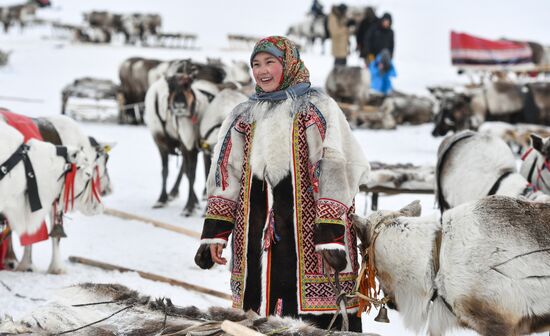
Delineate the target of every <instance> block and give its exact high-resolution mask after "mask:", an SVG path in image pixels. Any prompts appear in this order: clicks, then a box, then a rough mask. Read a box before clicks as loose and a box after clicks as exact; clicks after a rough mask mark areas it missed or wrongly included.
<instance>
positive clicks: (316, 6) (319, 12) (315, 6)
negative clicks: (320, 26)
mask: <svg viewBox="0 0 550 336" xmlns="http://www.w3.org/2000/svg"><path fill="white" fill-rule="evenodd" d="M309 13H310V14H311V15H313V17H314V18H317V17H319V16H323V15H324V14H323V5H322V4H321V3H320V2H319V0H313V3H312V4H311V9H310V11H309Z"/></svg>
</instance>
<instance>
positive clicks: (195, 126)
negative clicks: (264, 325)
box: [145, 60, 213, 216]
mask: <svg viewBox="0 0 550 336" xmlns="http://www.w3.org/2000/svg"><path fill="white" fill-rule="evenodd" d="M197 74H198V68H197V66H195V65H194V64H193V63H192V62H191V61H190V60H183V61H180V62H178V63H176V64H173V65H172V67H171V69H169V70H168V71H167V74H166V77H163V78H161V79H159V80H157V81H156V82H155V83H154V84H153V86H151V88H150V89H149V90H148V91H147V96H146V97H145V123H146V124H147V127H148V128H149V130H150V131H151V134H152V136H153V139H154V141H155V143H156V144H157V147H158V149H159V153H160V156H161V161H162V188H161V194H160V196H159V199H158V200H157V202H156V204H155V205H154V208H160V207H164V206H165V205H166V204H167V203H168V201H170V200H173V199H175V198H176V197H177V196H178V194H179V184H180V182H181V179H182V176H183V173H184V171H185V173H186V175H187V178H188V180H189V194H188V198H187V203H186V205H185V207H184V210H183V212H182V214H183V215H184V216H190V215H191V214H192V213H193V211H194V210H195V208H196V206H197V205H198V198H197V196H196V194H195V191H194V190H193V185H194V182H195V171H196V167H197V155H198V148H199V144H198V139H199V125H200V122H201V120H202V118H203V116H204V113H205V110H206V108H207V107H208V105H209V103H210V101H209V97H211V98H213V95H212V94H211V93H208V92H207V94H205V93H204V90H203V91H201V90H199V89H198V88H197V87H198V86H199V83H194V81H195V78H196V76H197ZM202 84H203V85H208V83H204V82H202ZM210 84H211V83H210ZM178 152H179V153H181V155H182V156H183V161H184V162H183V164H182V167H181V169H180V171H179V173H178V177H177V179H176V182H175V183H174V186H173V188H172V189H171V191H170V193H169V194H167V193H166V179H167V178H168V156H169V155H170V154H178ZM209 160H210V157H209V156H208V155H205V167H207V169H208V167H210V163H209ZM207 173H208V172H207Z"/></svg>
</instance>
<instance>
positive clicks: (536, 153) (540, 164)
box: [520, 134, 550, 195]
mask: <svg viewBox="0 0 550 336" xmlns="http://www.w3.org/2000/svg"><path fill="white" fill-rule="evenodd" d="M549 139H550V138H541V137H540V136H538V135H536V134H531V147H530V148H528V149H527V150H526V151H525V153H524V154H523V155H522V157H521V160H522V161H523V162H522V163H521V168H520V174H521V175H522V176H523V177H525V179H526V180H527V181H528V182H529V183H530V185H531V187H532V188H533V189H534V190H537V191H541V192H543V193H545V194H547V195H550V162H549V158H550V142H549V141H548V140H549Z"/></svg>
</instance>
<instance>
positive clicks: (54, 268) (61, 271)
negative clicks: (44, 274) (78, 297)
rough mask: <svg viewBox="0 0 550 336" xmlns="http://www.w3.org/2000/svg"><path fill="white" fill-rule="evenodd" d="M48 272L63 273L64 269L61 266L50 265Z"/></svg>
mask: <svg viewBox="0 0 550 336" xmlns="http://www.w3.org/2000/svg"><path fill="white" fill-rule="evenodd" d="M48 274H57V275H59V274H65V269H64V268H63V267H50V268H48Z"/></svg>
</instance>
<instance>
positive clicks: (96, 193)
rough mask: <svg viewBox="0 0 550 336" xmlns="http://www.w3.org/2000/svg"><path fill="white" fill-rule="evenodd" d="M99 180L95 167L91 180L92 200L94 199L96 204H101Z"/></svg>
mask: <svg viewBox="0 0 550 336" xmlns="http://www.w3.org/2000/svg"><path fill="white" fill-rule="evenodd" d="M100 192H101V178H100V177H99V167H98V166H95V177H94V178H92V200H93V199H94V198H95V199H96V200H97V202H98V203H101V197H100Z"/></svg>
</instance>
